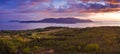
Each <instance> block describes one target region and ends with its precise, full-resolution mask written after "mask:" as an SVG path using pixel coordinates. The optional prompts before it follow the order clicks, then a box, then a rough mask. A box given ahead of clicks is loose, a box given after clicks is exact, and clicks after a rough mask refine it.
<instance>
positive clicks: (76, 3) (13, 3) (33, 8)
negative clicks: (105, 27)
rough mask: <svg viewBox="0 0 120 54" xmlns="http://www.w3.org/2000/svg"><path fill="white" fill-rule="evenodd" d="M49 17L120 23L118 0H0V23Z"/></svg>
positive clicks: (119, 1)
mask: <svg viewBox="0 0 120 54" xmlns="http://www.w3.org/2000/svg"><path fill="white" fill-rule="evenodd" d="M51 17H52V18H59V17H75V18H80V19H91V20H95V21H120V0H0V21H6V20H39V19H44V18H51Z"/></svg>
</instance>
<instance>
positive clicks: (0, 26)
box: [0, 22, 120, 30]
mask: <svg viewBox="0 0 120 54" xmlns="http://www.w3.org/2000/svg"><path fill="white" fill-rule="evenodd" d="M50 26H61V27H71V28H85V27H97V26H120V22H96V23H77V24H56V23H0V30H26V29H36V28H45V27H50Z"/></svg>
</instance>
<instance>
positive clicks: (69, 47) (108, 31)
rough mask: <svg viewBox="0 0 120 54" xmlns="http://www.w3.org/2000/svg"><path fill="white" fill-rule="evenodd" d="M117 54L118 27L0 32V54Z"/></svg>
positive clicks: (56, 28)
mask: <svg viewBox="0 0 120 54" xmlns="http://www.w3.org/2000/svg"><path fill="white" fill-rule="evenodd" d="M20 53H23V54H37V53H38V54H40V53H41V54H42V53H44V54H120V27H93V28H83V29H80V28H63V27H48V28H44V29H34V30H25V31H0V54H20Z"/></svg>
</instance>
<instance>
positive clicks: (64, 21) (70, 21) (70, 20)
mask: <svg viewBox="0 0 120 54" xmlns="http://www.w3.org/2000/svg"><path fill="white" fill-rule="evenodd" d="M10 22H19V23H62V24H75V23H90V22H93V21H92V20H85V19H77V18H72V17H68V18H47V19H43V20H38V21H18V20H12V21H10Z"/></svg>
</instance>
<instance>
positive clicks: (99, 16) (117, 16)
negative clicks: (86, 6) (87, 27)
mask: <svg viewBox="0 0 120 54" xmlns="http://www.w3.org/2000/svg"><path fill="white" fill-rule="evenodd" d="M89 17H90V18H91V19H93V20H97V21H120V11H118V12H111V13H93V14H92V15H91V16H89Z"/></svg>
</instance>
